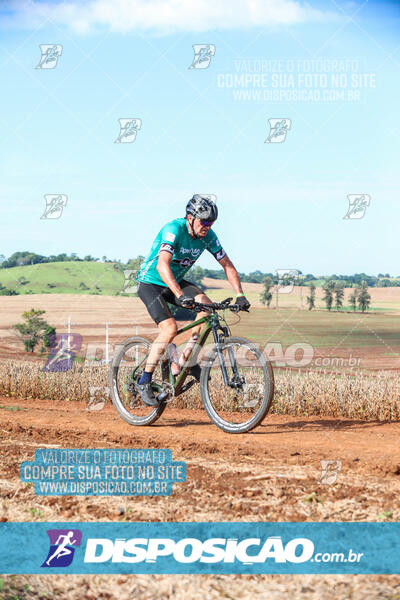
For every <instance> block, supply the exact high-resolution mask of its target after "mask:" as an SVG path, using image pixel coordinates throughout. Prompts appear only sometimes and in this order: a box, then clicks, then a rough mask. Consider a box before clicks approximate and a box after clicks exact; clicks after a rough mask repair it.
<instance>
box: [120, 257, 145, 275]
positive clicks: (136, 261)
mask: <svg viewBox="0 0 400 600" xmlns="http://www.w3.org/2000/svg"><path fill="white" fill-rule="evenodd" d="M143 261H144V256H142V255H141V254H139V256H137V257H136V258H130V259H129V260H128V262H127V263H126V265H125V266H124V269H133V270H134V271H139V269H140V267H141V266H142V263H143Z"/></svg>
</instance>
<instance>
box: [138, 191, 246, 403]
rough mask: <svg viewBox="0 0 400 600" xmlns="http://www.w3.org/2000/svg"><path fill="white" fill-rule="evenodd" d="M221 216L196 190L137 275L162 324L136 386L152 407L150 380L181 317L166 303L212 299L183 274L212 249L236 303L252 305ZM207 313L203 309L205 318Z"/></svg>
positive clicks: (148, 305)
mask: <svg viewBox="0 0 400 600" xmlns="http://www.w3.org/2000/svg"><path fill="white" fill-rule="evenodd" d="M217 217H218V209H217V206H216V204H215V203H214V202H213V201H212V200H210V199H209V198H208V197H206V196H202V195H200V194H195V195H194V196H193V198H191V200H189V202H188V203H187V205H186V216H185V217H184V218H178V219H174V220H173V221H170V222H169V223H167V224H166V225H165V226H164V227H163V228H162V229H161V231H160V232H159V233H158V235H157V237H156V238H155V240H154V242H153V245H152V247H151V250H150V253H149V255H148V257H147V258H146V260H145V261H144V262H143V264H142V266H141V269H140V271H139V273H138V274H137V277H136V280H137V282H138V290H137V292H138V296H139V298H140V299H141V300H142V301H143V302H144V304H145V305H146V308H147V310H148V312H149V314H150V316H151V318H152V319H153V321H155V322H156V323H157V325H158V328H159V334H158V336H157V337H156V339H155V340H154V342H153V344H152V346H151V349H150V353H149V356H148V359H147V362H146V365H145V370H144V372H143V374H142V376H141V377H140V379H139V381H137V382H136V383H135V388H136V390H137V392H138V393H139V395H140V397H141V399H142V400H143V402H144V403H145V404H147V405H148V406H156V405H157V404H158V401H157V398H156V397H155V396H154V393H153V390H152V386H151V379H152V375H153V372H154V369H155V368H156V366H157V364H158V362H159V360H160V358H161V356H162V355H163V354H164V351H165V349H166V348H167V346H168V344H169V343H170V342H171V341H172V340H173V339H174V337H175V335H176V333H177V325H176V321H175V319H174V318H173V316H172V314H171V311H170V309H169V308H168V306H167V302H169V303H170V304H174V305H175V306H180V307H182V308H187V309H190V308H193V306H194V302H202V303H203V304H210V303H211V300H210V299H209V298H208V297H207V296H206V295H205V294H204V293H203V292H202V291H201V290H200V289H199V288H198V287H197V286H196V285H194V284H193V283H191V282H190V281H187V280H186V279H184V276H185V274H186V273H187V271H188V270H189V269H190V267H192V265H193V264H194V263H195V262H196V260H197V259H198V258H199V256H200V255H201V254H202V252H203V251H204V250H205V249H207V250H208V251H209V252H211V254H213V255H214V256H215V258H216V260H217V261H218V262H219V264H220V265H221V266H222V267H223V269H224V271H225V274H226V277H227V279H228V281H229V283H230V284H231V286H232V287H233V289H234V290H235V292H236V296H237V297H236V301H235V303H236V304H237V305H238V306H239V307H240V308H244V309H248V308H249V307H250V303H249V302H248V300H247V299H246V297H245V295H244V293H243V290H242V286H241V283H240V279H239V275H238V273H237V271H236V269H235V267H234V266H233V264H232V262H231V261H230V259H229V258H228V256H227V254H226V252H225V250H224V249H223V248H222V246H221V244H220V242H219V240H218V237H217V235H216V234H215V232H214V231H213V230H212V229H211V227H212V226H213V224H214V222H215V221H216V219H217ZM206 314H207V312H202V313H199V314H198V317H197V319H201V318H202V317H203V316H205V315H206ZM200 330H201V325H199V327H198V328H196V327H195V328H193V330H192V331H193V333H192V339H193V338H195V337H197V336H198V335H199V332H200ZM191 374H192V375H193V376H194V377H195V378H196V379H197V380H199V379H200V367H199V365H197V364H196V365H194V366H193V367H192V369H191Z"/></svg>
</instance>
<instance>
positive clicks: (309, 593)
mask: <svg viewBox="0 0 400 600" xmlns="http://www.w3.org/2000/svg"><path fill="white" fill-rule="evenodd" d="M399 591H400V584H399V578H398V577H397V576H395V575H392V576H390V575H389V576H388V575H386V576H376V575H347V576H346V575H215V574H214V575H89V576H88V575H84V576H83V575H68V576H63V575H57V577H54V576H53V577H49V576H45V575H34V576H33V575H30V576H28V575H19V576H17V577H13V576H6V577H5V578H4V592H3V593H4V596H2V595H1V593H0V598H4V599H7V600H8V599H10V600H12V599H16V598H19V599H21V600H22V599H26V600H28V599H29V600H34V599H39V598H41V599H43V598H46V600H47V599H49V598H52V599H53V598H58V599H64V600H112V599H114V598H115V599H117V598H118V600H128V599H130V598H140V599H141V600H168V599H171V600H172V599H174V600H183V599H185V600H186V599H188V600H204V599H205V598H207V599H209V600H217V599H226V598H230V599H231V600H235V599H239V598H240V599H242V598H243V599H250V598H251V599H252V600H265V599H266V598H268V599H270V600H280V599H281V598H285V597H286V596H287V594H288V593H290V594H291V595H292V597H293V598H301V599H304V600H320V599H321V598H323V599H324V600H350V599H351V600H367V599H368V600H370V599H371V598H376V599H382V600H392V599H393V600H396V599H397V598H399V595H398V594H399Z"/></svg>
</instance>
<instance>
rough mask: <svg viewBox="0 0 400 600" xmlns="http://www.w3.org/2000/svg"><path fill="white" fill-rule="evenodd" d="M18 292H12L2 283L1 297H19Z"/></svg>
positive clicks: (0, 286) (0, 288)
mask: <svg viewBox="0 0 400 600" xmlns="http://www.w3.org/2000/svg"><path fill="white" fill-rule="evenodd" d="M18 295H19V294H18V292H16V291H15V290H11V289H10V288H6V287H5V286H4V285H2V284H1V283H0V296H18Z"/></svg>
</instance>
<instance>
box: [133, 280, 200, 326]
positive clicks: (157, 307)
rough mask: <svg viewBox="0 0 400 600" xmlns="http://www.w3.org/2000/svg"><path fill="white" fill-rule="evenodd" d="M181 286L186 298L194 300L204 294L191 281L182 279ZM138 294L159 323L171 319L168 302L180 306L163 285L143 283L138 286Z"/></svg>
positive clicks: (154, 319)
mask: <svg viewBox="0 0 400 600" xmlns="http://www.w3.org/2000/svg"><path fill="white" fill-rule="evenodd" d="M179 286H180V288H181V289H182V292H183V294H184V295H185V296H189V297H190V298H194V297H195V296H198V294H202V293H203V292H202V291H201V289H200V288H198V287H197V285H194V283H190V281H186V280H185V279H182V281H180V282H179ZM137 293H138V296H139V298H140V299H141V300H142V302H144V303H145V305H146V308H147V310H148V312H149V315H150V316H151V318H152V319H153V321H155V322H156V323H157V325H158V324H159V323H161V321H165V319H171V317H172V313H171V311H170V310H169V308H168V305H167V302H169V303H170V304H175V306H179V304H178V302H177V299H176V298H175V296H174V294H173V293H172V292H171V290H170V289H169V288H168V287H164V286H162V285H156V284H155V283H142V282H141V281H140V282H139V284H138V289H137Z"/></svg>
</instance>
